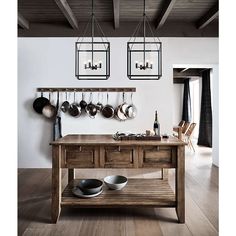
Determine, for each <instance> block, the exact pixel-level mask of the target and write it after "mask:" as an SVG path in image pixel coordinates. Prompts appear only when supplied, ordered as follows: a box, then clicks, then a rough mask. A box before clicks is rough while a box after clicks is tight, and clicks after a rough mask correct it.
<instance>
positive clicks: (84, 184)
mask: <svg viewBox="0 0 236 236" xmlns="http://www.w3.org/2000/svg"><path fill="white" fill-rule="evenodd" d="M102 185H103V182H102V181H101V180H99V179H83V180H81V181H80V182H79V185H78V187H79V188H80V190H81V191H82V192H83V193H84V194H95V193H98V192H100V191H101V190H102Z"/></svg>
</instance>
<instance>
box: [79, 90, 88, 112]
mask: <svg viewBox="0 0 236 236" xmlns="http://www.w3.org/2000/svg"><path fill="white" fill-rule="evenodd" d="M79 104H80V107H81V109H83V110H85V108H86V106H87V102H86V101H85V100H84V93H82V100H81V101H80V103H79Z"/></svg>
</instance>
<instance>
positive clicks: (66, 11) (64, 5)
mask: <svg viewBox="0 0 236 236" xmlns="http://www.w3.org/2000/svg"><path fill="white" fill-rule="evenodd" d="M55 2H56V4H57V6H58V7H59V8H60V10H61V11H62V13H63V15H64V16H65V17H66V19H67V20H68V21H69V23H70V25H71V27H72V28H73V29H78V28H79V26H78V22H77V19H76V17H75V15H74V13H73V12H72V10H71V8H70V6H69V4H68V2H67V1H66V0H55Z"/></svg>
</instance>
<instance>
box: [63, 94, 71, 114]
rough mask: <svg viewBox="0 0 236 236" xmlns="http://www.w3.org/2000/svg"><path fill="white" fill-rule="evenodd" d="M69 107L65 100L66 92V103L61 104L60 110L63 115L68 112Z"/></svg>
mask: <svg viewBox="0 0 236 236" xmlns="http://www.w3.org/2000/svg"><path fill="white" fill-rule="evenodd" d="M69 107H70V103H69V102H68V100H67V92H66V101H64V102H63V103H62V104H61V110H62V111H63V112H64V113H65V112H67V111H68V110H69Z"/></svg>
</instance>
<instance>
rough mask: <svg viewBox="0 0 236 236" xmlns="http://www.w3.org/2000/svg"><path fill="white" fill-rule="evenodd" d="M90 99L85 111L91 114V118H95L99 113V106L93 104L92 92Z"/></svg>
mask: <svg viewBox="0 0 236 236" xmlns="http://www.w3.org/2000/svg"><path fill="white" fill-rule="evenodd" d="M89 100H90V102H89V104H88V105H87V106H86V108H85V111H86V113H87V114H88V115H89V117H90V118H93V119H94V118H95V116H96V114H97V106H96V105H95V104H93V95H92V93H90V99H89Z"/></svg>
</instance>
